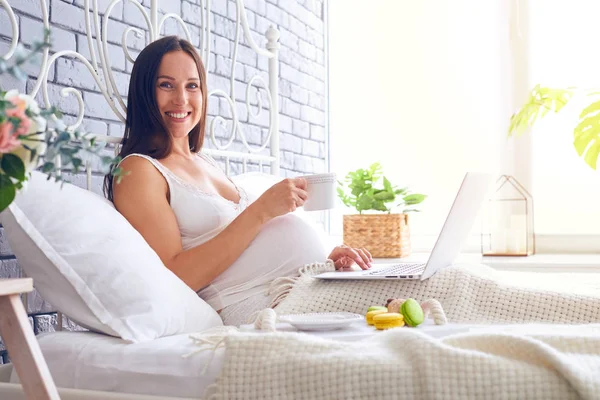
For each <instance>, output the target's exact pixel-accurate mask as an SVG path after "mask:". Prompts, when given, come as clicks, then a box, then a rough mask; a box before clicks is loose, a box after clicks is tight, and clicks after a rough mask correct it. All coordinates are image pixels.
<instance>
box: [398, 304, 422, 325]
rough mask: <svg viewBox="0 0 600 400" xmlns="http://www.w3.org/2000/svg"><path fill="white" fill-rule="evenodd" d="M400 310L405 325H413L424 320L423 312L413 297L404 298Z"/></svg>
mask: <svg viewBox="0 0 600 400" xmlns="http://www.w3.org/2000/svg"><path fill="white" fill-rule="evenodd" d="M400 312H401V313H402V316H403V317H404V322H406V325H408V326H411V327H415V326H417V325H419V324H421V323H423V321H424V320H425V314H424V313H423V309H422V308H421V305H420V304H419V302H417V301H416V300H415V299H406V301H405V302H404V303H402V306H400Z"/></svg>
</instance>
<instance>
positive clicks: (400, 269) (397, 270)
mask: <svg viewBox="0 0 600 400" xmlns="http://www.w3.org/2000/svg"><path fill="white" fill-rule="evenodd" d="M424 269H425V264H424V263H411V264H396V265H392V266H391V267H389V268H385V269H380V270H379V271H371V272H368V273H367V275H373V276H379V275H411V274H416V273H421V272H423V270H424Z"/></svg>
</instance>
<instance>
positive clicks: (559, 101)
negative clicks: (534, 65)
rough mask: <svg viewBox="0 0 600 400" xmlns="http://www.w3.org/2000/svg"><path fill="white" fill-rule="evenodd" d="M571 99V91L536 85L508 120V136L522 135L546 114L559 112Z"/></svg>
mask: <svg viewBox="0 0 600 400" xmlns="http://www.w3.org/2000/svg"><path fill="white" fill-rule="evenodd" d="M572 97H573V91H572V90H570V89H550V88H546V87H541V86H540V85H536V86H535V87H534V88H533V89H532V90H531V92H530V93H529V98H528V99H527V101H526V102H525V105H524V106H523V107H522V108H521V109H520V110H519V111H517V112H516V113H515V114H513V115H512V117H511V118H510V126H509V127H508V136H511V135H512V134H513V133H516V134H517V135H522V134H523V133H525V132H527V131H528V130H529V129H531V127H532V126H533V124H534V123H535V122H536V121H537V120H538V119H541V118H543V117H545V116H546V114H548V112H550V111H554V112H555V113H557V112H559V111H560V110H561V109H562V108H563V107H564V106H565V105H567V103H568V102H569V100H571V98H572Z"/></svg>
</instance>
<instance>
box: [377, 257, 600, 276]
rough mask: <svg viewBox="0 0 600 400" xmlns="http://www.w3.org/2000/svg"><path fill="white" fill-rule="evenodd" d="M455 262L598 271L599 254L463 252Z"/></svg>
mask: <svg viewBox="0 0 600 400" xmlns="http://www.w3.org/2000/svg"><path fill="white" fill-rule="evenodd" d="M427 256H428V254H427V253H413V254H411V255H410V256H409V257H405V258H378V259H375V260H374V262H375V263H394V262H413V261H426V260H427ZM455 262H456V263H463V262H468V263H478V264H479V263H481V264H486V265H488V266H490V267H492V268H494V269H497V270H499V271H524V272H578V273H582V272H583V273H585V272H587V273H600V254H535V255H532V256H527V257H482V256H481V254H475V253H463V254H460V255H459V256H458V258H457V259H456V261H455Z"/></svg>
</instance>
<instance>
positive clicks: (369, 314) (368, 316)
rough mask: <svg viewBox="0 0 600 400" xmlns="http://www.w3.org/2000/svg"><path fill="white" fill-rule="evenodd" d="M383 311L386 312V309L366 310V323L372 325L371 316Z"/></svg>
mask: <svg viewBox="0 0 600 400" xmlns="http://www.w3.org/2000/svg"><path fill="white" fill-rule="evenodd" d="M385 313H387V311H386V310H371V311H369V312H367V324H369V325H373V317H374V316H376V315H378V314H385Z"/></svg>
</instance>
